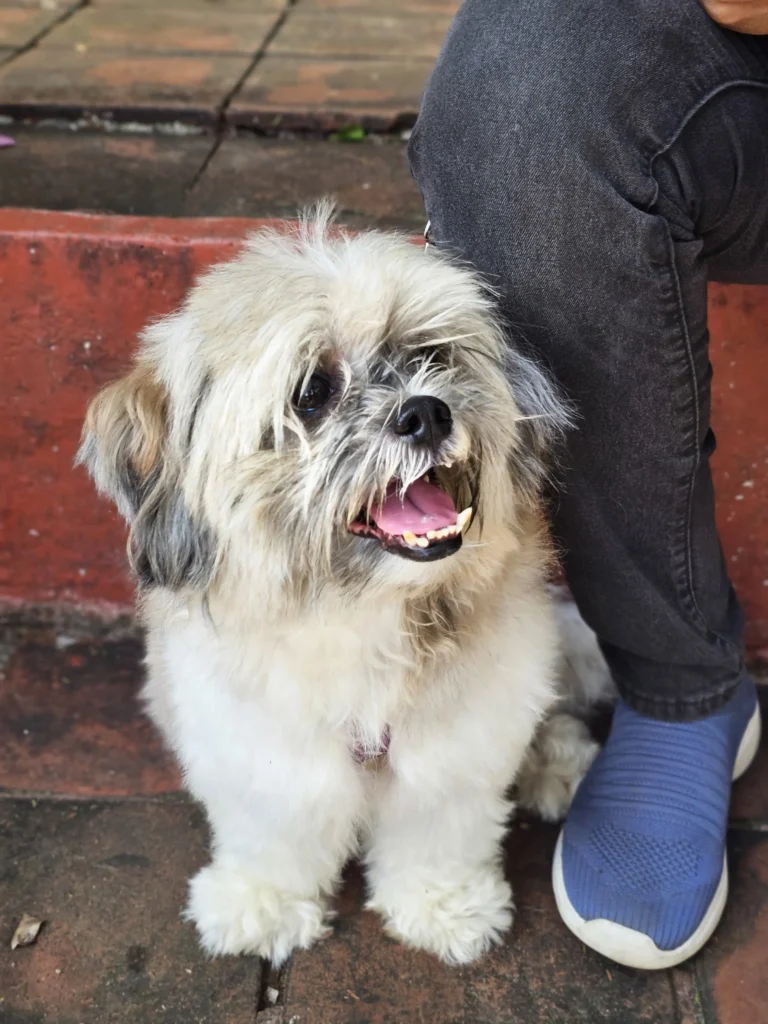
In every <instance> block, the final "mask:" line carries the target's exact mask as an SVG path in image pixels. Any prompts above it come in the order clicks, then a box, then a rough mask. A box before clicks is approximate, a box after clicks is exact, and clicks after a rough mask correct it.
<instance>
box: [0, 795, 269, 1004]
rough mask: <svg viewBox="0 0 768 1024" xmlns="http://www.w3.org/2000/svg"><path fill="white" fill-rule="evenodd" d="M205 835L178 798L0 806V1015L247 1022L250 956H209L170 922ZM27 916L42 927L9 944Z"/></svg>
mask: <svg viewBox="0 0 768 1024" xmlns="http://www.w3.org/2000/svg"><path fill="white" fill-rule="evenodd" d="M205 842H206V837H205V825H204V822H203V816H202V813H201V812H200V811H199V810H198V809H197V808H196V807H194V806H192V805H190V804H185V803H176V804H169V803H165V804H162V803H144V802H134V803H124V804H99V803H69V802H66V801H65V802H55V803H54V802H46V801H41V802H39V803H38V804H37V806H33V805H32V803H31V802H30V801H29V800H4V801H2V802H0V856H1V857H2V871H0V939H1V940H2V947H3V948H2V953H1V954H0V995H1V996H2V1001H0V1020H2V1021H3V1022H8V1024H21V1022H22V1021H23V1022H25V1024H33V1022H40V1024H42V1022H45V1024H149V1022H155V1021H157V1022H158V1024H160V1022H162V1024H253V1022H254V1020H255V1016H256V1014H255V1008H256V1003H257V998H258V992H259V961H258V960H257V959H256V958H254V957H250V958H240V959H238V958H235V957H229V958H226V959H219V960H210V959H209V958H208V957H206V956H205V955H204V954H203V953H201V951H200V949H199V948H198V944H197V939H196V936H195V932H194V929H193V927H192V925H190V924H187V923H185V922H183V921H182V920H181V918H180V912H181V909H182V907H183V905H184V901H185V890H186V881H187V878H188V876H189V875H190V874H191V873H192V872H194V871H195V870H196V869H197V868H198V867H199V866H200V865H201V864H203V863H204V862H205V860H206V854H205ZM25 912H26V913H32V914H34V915H36V916H38V917H41V918H44V920H45V924H44V925H43V927H42V929H41V931H40V933H39V935H38V937H37V940H36V942H35V943H34V945H31V946H27V947H24V948H19V949H16V950H14V951H13V952H11V950H10V949H9V948H8V943H9V940H10V937H11V935H12V934H13V930H14V928H15V925H16V923H17V922H18V920H19V919H20V917H21V915H22V914H23V913H25Z"/></svg>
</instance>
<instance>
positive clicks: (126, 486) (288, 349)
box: [80, 214, 561, 595]
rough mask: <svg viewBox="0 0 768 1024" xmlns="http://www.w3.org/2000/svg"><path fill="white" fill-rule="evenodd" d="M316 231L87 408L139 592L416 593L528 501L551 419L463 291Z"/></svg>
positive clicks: (479, 307) (222, 286)
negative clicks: (264, 583)
mask: <svg viewBox="0 0 768 1024" xmlns="http://www.w3.org/2000/svg"><path fill="white" fill-rule="evenodd" d="M326 221H327V218H326V217H325V216H323V215H322V214H321V215H320V216H319V217H317V218H315V219H314V220H310V221H309V222H307V223H305V224H304V226H303V228H302V229H301V231H300V232H298V233H296V234H294V235H292V236H279V235H276V234H272V233H262V234H259V235H256V236H255V237H253V238H252V239H251V241H250V242H249V244H248V246H247V247H246V249H245V251H244V252H243V253H242V254H241V255H240V256H238V257H237V258H236V259H235V260H233V261H232V262H230V263H228V264H224V265H222V266H219V267H217V268H215V269H214V270H212V271H210V272H209V273H208V274H207V275H206V276H205V277H204V278H203V279H202V280H201V281H200V282H199V283H198V284H197V285H196V286H195V288H194V289H193V290H192V292H191V294H190V296H189V298H188V299H187V302H186V303H185V305H184V307H183V308H182V309H181V311H180V312H178V313H177V314H175V315H173V316H170V317H168V318H166V319H165V320H162V321H160V322H159V323H157V324H155V325H154V326H152V327H151V328H149V329H148V330H147V331H146V332H145V334H144V337H143V343H142V348H141V351H140V354H139V358H138V361H137V366H136V369H135V370H134V371H133V373H132V374H130V375H129V376H128V377H127V378H125V380H123V381H120V382H118V383H117V384H115V385H113V386H112V387H111V388H108V389H106V391H104V392H103V393H102V394H101V395H100V396H99V397H98V398H97V399H96V400H95V401H94V403H93V405H92V407H91V409H90V411H89V416H88V420H87V422H86V426H85V430H84V440H83V445H82V448H81V455H80V458H81V460H82V461H84V462H86V463H87V465H88V467H89V469H90V471H91V473H92V475H93V476H94V479H95V480H96V482H97V484H98V486H99V487H100V489H101V490H102V491H104V492H106V493H108V494H109V495H110V496H111V497H113V498H114V499H115V500H116V501H117V503H118V505H119V507H120V509H121V511H122V512H123V514H124V515H125V516H126V518H127V519H128V521H129V522H130V523H131V528H132V534H131V545H130V550H131V555H132V562H133V566H134V569H135V571H136V573H137V575H138V578H139V580H140V582H141V583H143V584H144V585H147V586H150V585H161V586H166V587H170V588H173V589H178V588H181V587H197V588H201V589H205V588H207V587H209V586H210V585H211V584H212V583H213V582H214V581H215V580H218V581H219V582H222V579H223V577H226V574H228V573H229V574H233V573H234V574H239V576H240V578H244V577H248V576H249V574H252V575H253V576H254V580H255V579H256V577H259V578H262V579H268V580H269V581H270V587H282V588H284V589H286V590H289V591H292V592H293V593H294V594H295V595H299V594H304V595H306V594H308V593H309V592H313V593H316V592H317V588H318V587H322V586H326V585H329V584H330V585H337V586H339V587H342V588H347V589H350V588H352V589H358V590H359V589H360V588H364V587H372V586H373V587H388V586H393V585H394V586H395V587H398V588H408V587H419V586H424V585H429V584H430V583H431V582H434V581H436V580H441V579H445V578H446V576H447V575H449V574H450V573H451V572H453V571H455V565H456V564H458V563H459V562H461V561H462V560H465V561H466V560H467V559H469V558H471V551H470V550H467V548H470V549H471V548H472V546H473V543H474V544H477V543H478V542H479V541H481V537H480V527H481V526H482V529H483V536H486V535H487V536H489V537H491V538H492V537H493V536H495V535H497V534H498V533H499V532H500V531H501V532H503V531H505V530H510V529H513V528H514V524H515V521H516V516H517V515H518V514H519V512H520V510H521V509H522V508H525V507H526V506H527V507H530V504H531V503H532V502H533V501H535V500H536V497H537V492H538V486H539V481H540V476H541V457H542V455H543V450H544V447H545V445H546V442H547V440H548V437H549V435H550V433H551V432H552V430H553V429H556V427H557V425H558V420H559V419H560V417H561V414H560V410H559V407H558V404H557V402H556V400H555V398H554V396H553V394H552V392H551V389H550V388H549V386H548V384H547V382H546V381H545V379H544V378H543V377H542V375H541V374H540V373H539V372H538V371H537V370H536V369H535V368H534V367H533V366H532V365H531V364H530V363H529V362H528V361H527V360H525V359H523V358H522V357H520V356H518V355H514V354H511V353H510V352H509V350H508V348H507V346H506V344H505V342H504V339H503V337H502V334H501V332H500V330H499V328H498V326H497V324H496V321H495V319H494V315H493V306H492V302H491V300H490V298H489V297H488V295H487V294H486V293H485V292H484V291H483V289H482V288H481V286H480V285H479V283H478V281H477V280H476V278H475V276H474V275H473V274H471V273H470V272H469V271H468V270H466V269H463V268H460V267H458V266H457V265H456V264H455V263H451V262H450V261H448V260H447V259H445V258H443V257H441V256H439V255H438V254H436V253H435V252H433V251H430V252H428V253H425V252H424V251H423V250H421V249H420V248H417V247H416V246H414V245H412V244H411V243H409V242H408V241H407V240H404V239H402V238H398V237H395V236H392V235H384V234H378V233H369V234H364V235H360V236H357V237H346V236H344V235H339V234H336V235H329V233H328V226H327V223H326ZM470 531H471V538H470V542H469V543H468V538H467V534H468V533H469V532H470ZM462 545H464V546H465V550H463V551H462V550H461V549H462Z"/></svg>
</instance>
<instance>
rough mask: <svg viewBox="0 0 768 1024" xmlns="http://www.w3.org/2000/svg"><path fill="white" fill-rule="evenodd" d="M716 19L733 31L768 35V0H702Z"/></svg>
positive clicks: (707, 10) (709, 13)
mask: <svg viewBox="0 0 768 1024" xmlns="http://www.w3.org/2000/svg"><path fill="white" fill-rule="evenodd" d="M701 2H702V5H703V7H704V10H705V11H706V12H707V14H708V15H709V16H710V17H711V18H714V20H715V21H716V22H717V23H718V24H719V25H722V26H723V28H729V29H731V30H732V31H733V32H746V33H748V34H749V35H753V36H762V35H768V0H701Z"/></svg>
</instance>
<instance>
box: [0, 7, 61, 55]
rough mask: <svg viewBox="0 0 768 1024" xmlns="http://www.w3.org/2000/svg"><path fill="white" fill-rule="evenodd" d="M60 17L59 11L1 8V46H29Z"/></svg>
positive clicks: (32, 8)
mask: <svg viewBox="0 0 768 1024" xmlns="http://www.w3.org/2000/svg"><path fill="white" fill-rule="evenodd" d="M60 17H61V11H58V10H53V11H46V10H41V9H40V8H39V7H38V8H37V9H35V8H34V7H0V46H9V47H13V48H15V47H19V46H27V45H28V44H29V43H31V42H32V40H33V39H34V38H35V37H36V36H39V35H40V33H41V32H44V31H45V30H46V29H47V28H48V27H49V26H51V25H53V24H54V22H56V21H57V20H58V19H59V18H60Z"/></svg>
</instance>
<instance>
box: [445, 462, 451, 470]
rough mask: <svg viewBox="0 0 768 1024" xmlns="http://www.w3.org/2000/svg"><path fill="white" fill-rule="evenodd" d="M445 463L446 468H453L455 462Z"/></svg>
mask: <svg viewBox="0 0 768 1024" xmlns="http://www.w3.org/2000/svg"><path fill="white" fill-rule="evenodd" d="M443 465H444V466H445V468H446V469H451V468H452V467H453V462H444V463H443Z"/></svg>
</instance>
